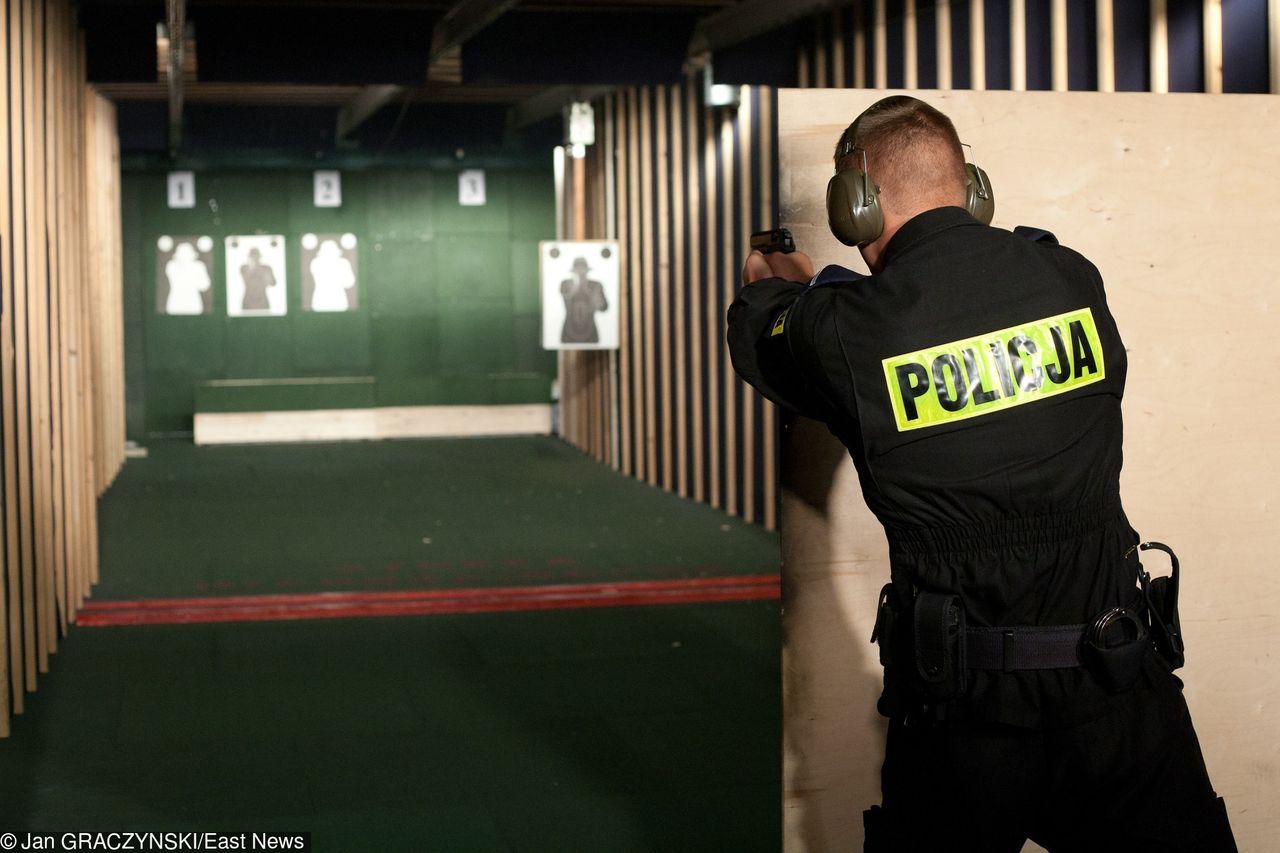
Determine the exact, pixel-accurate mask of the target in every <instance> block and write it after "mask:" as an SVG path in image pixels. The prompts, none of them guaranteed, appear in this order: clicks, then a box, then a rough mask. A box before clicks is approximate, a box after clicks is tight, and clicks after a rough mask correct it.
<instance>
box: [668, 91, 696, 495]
mask: <svg viewBox="0 0 1280 853" xmlns="http://www.w3.org/2000/svg"><path fill="white" fill-rule="evenodd" d="M689 85H690V84H689V83H688V81H686V83H685V85H684V86H674V87H672V89H671V173H672V181H671V226H672V228H671V232H672V254H673V258H674V263H675V268H674V270H673V272H674V276H673V281H672V291H673V292H672V303H673V307H674V311H673V312H672V327H673V328H672V334H673V336H674V338H675V363H674V364H673V365H672V373H673V374H674V377H673V380H674V382H673V385H674V387H673V393H674V394H675V398H676V399H675V403H676V406H675V467H676V471H675V473H676V479H675V490H676V493H677V494H679V495H681V496H682V497H688V496H689V397H688V394H689V374H688V369H689V365H688V355H687V353H688V346H689V339H688V335H686V334H685V331H684V330H685V317H686V312H685V305H686V300H687V298H688V294H687V292H686V290H685V269H686V258H685V251H686V243H685V227H686V226H685V221H686V220H685V215H686V207H685V204H686V193H685V187H686V185H687V183H688V179H687V173H686V167H685V154H686V152H687V151H688V150H689V146H688V145H687V144H686V140H685V124H686V122H685V110H684V102H685V90H686V89H687V88H688V87H689ZM696 216H697V213H696V211H695V212H694V217H693V218H696Z"/></svg>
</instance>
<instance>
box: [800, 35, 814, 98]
mask: <svg viewBox="0 0 1280 853" xmlns="http://www.w3.org/2000/svg"><path fill="white" fill-rule="evenodd" d="M809 53H810V48H809V45H807V44H803V43H802V44H801V45H800V48H799V50H797V51H796V86H797V87H798V88H801V89H808V88H809V87H810V86H814V85H816V84H815V83H814V82H813V78H812V76H811V74H812V70H811V66H812V62H811V59H810V57H809Z"/></svg>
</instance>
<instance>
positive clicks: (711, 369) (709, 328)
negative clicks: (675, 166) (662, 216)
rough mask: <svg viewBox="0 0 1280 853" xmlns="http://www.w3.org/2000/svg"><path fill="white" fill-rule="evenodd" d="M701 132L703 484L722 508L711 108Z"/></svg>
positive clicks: (716, 200)
mask: <svg viewBox="0 0 1280 853" xmlns="http://www.w3.org/2000/svg"><path fill="white" fill-rule="evenodd" d="M702 121H703V125H702V132H703V161H702V170H703V179H704V180H705V181H706V193H705V195H704V196H703V206H704V208H705V210H706V213H707V230H706V233H704V234H703V235H702V236H703V249H704V252H705V253H706V259H707V280H706V285H705V286H704V287H703V289H702V293H701V296H700V298H699V300H698V301H699V302H700V303H702V309H703V311H704V312H705V316H704V317H703V322H704V324H705V326H704V328H705V329H706V334H705V337H704V338H703V340H702V342H701V344H700V345H699V346H700V348H701V349H702V350H703V351H704V353H705V357H706V371H705V373H706V377H707V387H706V388H705V389H704V390H703V394H704V395H705V397H706V400H707V402H708V406H707V425H708V429H707V434H706V436H705V443H706V447H707V460H706V461H707V481H708V483H707V485H708V487H709V488H708V502H709V503H710V504H711V505H712V506H714V507H722V506H724V503H723V501H722V498H721V492H720V454H721V450H722V448H723V446H724V437H723V435H722V434H721V432H720V382H719V376H718V374H717V373H716V365H717V363H718V360H717V358H716V355H717V352H718V351H717V350H716V349H713V347H714V346H715V339H716V329H717V328H719V323H718V318H717V317H716V299H715V283H716V282H717V281H719V280H720V273H719V264H718V262H717V261H718V258H719V254H720V253H719V248H720V240H721V235H720V225H719V222H718V219H719V217H718V214H717V211H718V210H719V208H720V196H719V193H718V192H717V190H716V175H717V172H718V171H719V160H718V159H717V156H716V128H715V125H714V124H713V116H712V111H711V110H709V109H704V110H703V111H702Z"/></svg>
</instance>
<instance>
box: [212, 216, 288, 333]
mask: <svg viewBox="0 0 1280 853" xmlns="http://www.w3.org/2000/svg"><path fill="white" fill-rule="evenodd" d="M288 310H289V307H288V302H287V300H286V299H285V276H284V237H283V236H281V235H279V234H252V235H246V236H241V237H228V238H227V316H228V317H283V316H284V315H285V314H286V313H287V312H288Z"/></svg>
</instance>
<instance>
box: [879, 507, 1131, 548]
mask: <svg viewBox="0 0 1280 853" xmlns="http://www.w3.org/2000/svg"><path fill="white" fill-rule="evenodd" d="M1119 515H1121V508H1120V496H1119V495H1118V494H1117V495H1111V496H1109V497H1107V498H1104V499H1103V500H1100V501H1097V502H1096V503H1093V504H1087V505H1085V506H1082V507H1077V508H1076V509H1073V510H1067V511H1064V512H1056V513H1052V514H1050V515H1037V516H1027V517H1019V518H1002V519H998V520H994V521H987V522H982V523H979V524H958V525H954V526H950V527H915V528H906V527H898V528H892V527H889V528H885V535H886V536H887V537H888V540H889V550H890V551H905V552H907V553H913V554H932V553H943V552H954V551H977V550H981V549H984V548H1008V547H1016V546H1019V545H1039V544H1043V543H1049V542H1060V541H1062V540H1064V539H1070V538H1072V537H1075V536H1079V535H1080V534H1082V533H1086V532H1088V531H1090V530H1096V529H1097V528H1099V527H1102V526H1103V525H1105V524H1107V523H1108V522H1110V521H1113V520H1115V519H1116V518H1117V516H1119Z"/></svg>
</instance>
